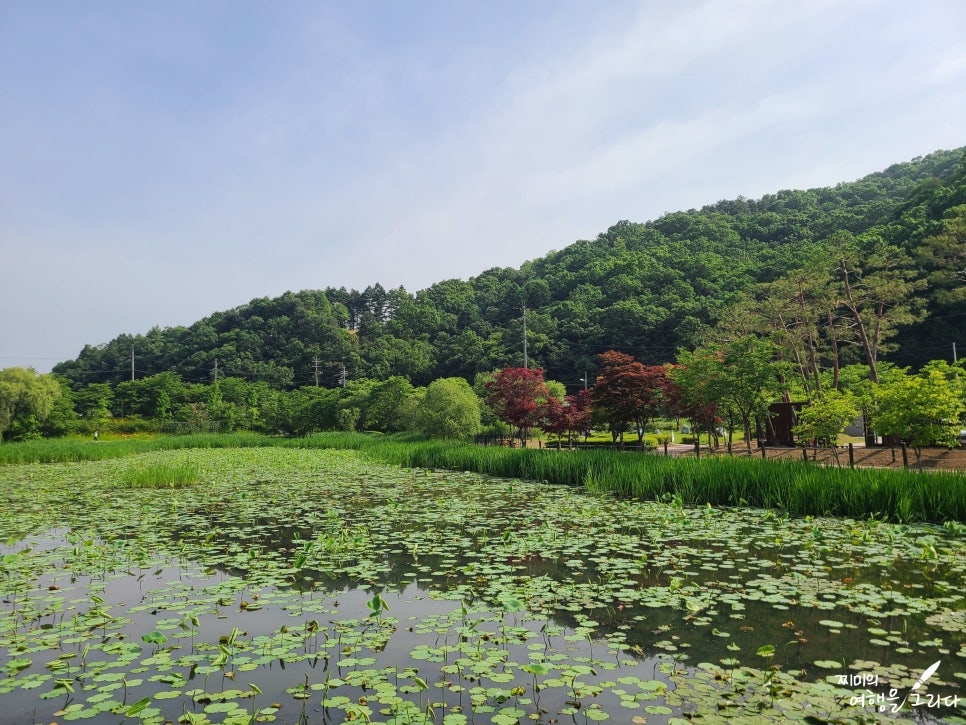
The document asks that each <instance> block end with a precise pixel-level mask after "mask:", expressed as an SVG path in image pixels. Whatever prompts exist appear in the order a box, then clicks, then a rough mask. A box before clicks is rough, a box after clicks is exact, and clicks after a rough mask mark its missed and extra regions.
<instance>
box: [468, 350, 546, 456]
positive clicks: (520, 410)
mask: <svg viewBox="0 0 966 725" xmlns="http://www.w3.org/2000/svg"><path fill="white" fill-rule="evenodd" d="M483 387H484V389H485V390H486V404H487V405H489V406H490V408H491V409H492V410H493V412H494V413H496V415H497V417H499V418H500V420H502V421H503V422H505V423H507V424H509V425H511V426H512V427H514V428H516V429H517V432H518V434H519V436H520V442H521V443H522V444H523V445H526V442H527V432H528V431H529V430H530V429H531V428H532V427H533V426H535V425H537V423H539V422H540V412H539V408H540V404H541V403H542V402H544V401H546V400H547V399H548V398H550V397H552V396H551V395H550V393H549V392H548V391H547V386H546V385H544V382H543V370H542V369H540V368H503V369H502V370H500V371H498V372H497V373H496V374H495V375H494V376H493V379H492V380H490V381H488V382H487V383H486V385H484V386H483Z"/></svg>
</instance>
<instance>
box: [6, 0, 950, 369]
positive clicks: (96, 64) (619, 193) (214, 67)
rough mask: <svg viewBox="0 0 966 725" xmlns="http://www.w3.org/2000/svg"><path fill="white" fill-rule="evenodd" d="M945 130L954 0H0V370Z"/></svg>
mask: <svg viewBox="0 0 966 725" xmlns="http://www.w3.org/2000/svg"><path fill="white" fill-rule="evenodd" d="M963 145H966V2H962V0H919V1H918V2H915V3H912V2H909V0H847V1H846V2H843V1H842V0H827V1H826V0H809V2H787V0H707V1H703V0H689V1H688V2H677V1H672V0H643V1H641V2H628V1H626V0H608V1H607V2H598V1H597V0H526V2H520V1H519V0H488V1H487V2H480V0H338V1H335V0H304V1H303V0H286V1H285V2H272V1H269V0H262V1H257V2H256V1H255V0H205V2H196V1H195V0H184V1H182V0H171V1H166V2H164V3H144V2H137V3H132V2H128V1H127V0H116V1H114V0H111V1H109V0H90V1H89V2H76V1H75V0H36V1H33V0H29V1H28V0H0V368H5V367H14V366H21V367H33V368H34V369H36V370H37V371H38V372H46V371H49V370H50V368H51V367H52V366H53V365H54V364H56V363H57V362H60V361H63V360H68V359H73V358H75V357H76V356H77V355H78V353H79V352H80V351H81V349H82V348H83V347H84V345H86V344H91V345H97V344H101V343H105V342H107V341H109V340H111V339H113V338H115V337H117V336H118V335H120V334H143V333H146V332H148V331H149V330H150V329H151V328H152V327H155V326H158V327H162V328H164V327H172V326H177V325H190V324H191V323H193V322H195V321H196V320H199V319H201V318H203V317H205V316H207V315H209V314H211V313H213V312H215V311H219V310H227V309H231V308H234V307H237V306H239V305H243V304H245V303H247V302H248V301H249V300H251V299H253V298H256V297H276V296H278V295H280V294H282V293H284V292H285V291H287V290H301V289H323V288H325V287H346V288H356V289H363V288H365V287H366V286H368V285H371V284H375V283H379V284H381V285H383V287H386V288H395V287H399V286H400V285H401V286H404V287H405V288H406V289H407V290H408V291H410V292H413V293H415V292H417V291H418V290H420V289H424V288H426V287H428V286H430V285H431V284H433V283H434V282H438V281H441V280H444V279H450V278H460V279H467V278H469V277H473V276H476V275H478V274H480V273H481V272H483V271H485V270H487V269H490V268H493V267H518V266H520V265H521V264H522V263H523V262H525V261H526V260H528V259H534V258H537V257H541V256H543V255H545V254H546V253H547V252H549V251H550V250H553V249H562V248H564V247H566V246H567V245H569V244H571V243H573V242H574V241H577V240H578V239H594V238H595V237H596V236H597V235H598V234H599V233H600V232H603V231H605V230H606V229H607V228H608V227H610V226H611V225H613V224H614V223H616V222H617V221H620V220H623V219H628V220H631V221H636V222H646V221H649V220H652V219H656V218H658V217H660V216H661V215H663V214H665V213H667V212H674V211H680V210H685V209H689V208H700V207H701V206H704V205H705V204H713V203H714V202H716V201H719V200H721V199H734V198H736V197H738V196H745V197H748V198H753V199H754V198H758V197H760V196H762V195H764V194H768V193H774V192H776V191H779V190H781V189H804V188H813V187H820V186H834V185H835V184H837V183H840V182H845V181H853V180H855V179H858V178H861V177H862V176H865V175H867V174H869V173H873V172H876V171H881V170H883V169H885V168H886V167H888V166H890V165H891V164H893V163H897V162H902V161H908V160H910V159H912V158H914V157H916V156H922V155H926V154H928V153H931V152H933V151H936V150H938V149H952V148H958V147H960V146H963Z"/></svg>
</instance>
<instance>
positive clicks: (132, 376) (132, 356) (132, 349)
mask: <svg viewBox="0 0 966 725" xmlns="http://www.w3.org/2000/svg"><path fill="white" fill-rule="evenodd" d="M955 354H956V344H955V343H953V355H954V356H955ZM131 381H132V382H133V381H134V343H131Z"/></svg>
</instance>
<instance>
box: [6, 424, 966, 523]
mask: <svg viewBox="0 0 966 725" xmlns="http://www.w3.org/2000/svg"><path fill="white" fill-rule="evenodd" d="M247 446H281V447H299V448H343V449H353V450H359V451H362V452H364V453H366V454H368V455H371V456H374V457H376V458H378V459H380V460H383V461H386V462H389V463H395V464H398V465H401V466H407V467H410V468H442V469H451V470H457V471H475V472H478V473H484V474H488V475H492V476H501V477H506V478H525V479H531V480H536V481H546V482H548V483H553V484H563V485H569V486H586V487H587V488H588V489H590V490H593V491H600V492H605V491H606V492H613V493H615V494H617V495H619V496H623V497H628V498H639V499H646V500H661V501H668V502H671V501H676V502H680V503H682V504H686V505H699V506H700V505H705V504H711V505H712V506H754V507H761V508H770V509H777V510H780V511H786V512H788V513H789V514H793V515H809V514H810V515H826V514H828V515H833V516H848V517H856V518H866V517H868V516H876V517H883V518H888V519H892V520H897V521H904V522H913V521H926V522H934V523H942V522H944V521H950V520H952V521H961V522H966V476H964V475H963V474H960V473H953V472H935V473H927V474H921V473H915V472H911V471H901V470H881V469H857V470H849V469H838V468H823V467H819V466H815V465H813V464H808V463H804V462H798V461H771V460H758V459H751V458H709V459H702V460H697V459H694V458H666V457H664V456H658V455H641V454H636V453H620V452H615V451H594V450H585V451H554V450H533V449H522V450H521V449H510V448H497V447H480V446H475V445H471V444H466V443H453V442H445V441H422V440H415V439H412V438H405V437H395V436H389V437H386V436H379V435H365V434H340V433H327V434H319V435H315V436H310V437H308V438H299V439H280V438H271V437H267V436H259V435H251V434H232V435H191V436H170V437H159V438H155V439H153V440H125V441H114V442H109V443H107V442H104V443H93V442H91V441H70V440H53V441H37V442H31V443H21V444H7V445H3V446H0V463H29V462H57V461H78V460H98V459H102V458H113V457H119V456H125V455H132V454H136V453H141V452H145V451H151V450H167V449H177V448H223V447H247Z"/></svg>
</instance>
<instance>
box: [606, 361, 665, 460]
mask: <svg viewBox="0 0 966 725" xmlns="http://www.w3.org/2000/svg"><path fill="white" fill-rule="evenodd" d="M600 360H601V368H600V372H599V373H598V375H597V382H596V384H595V385H594V388H593V391H592V396H593V406H594V410H596V411H597V413H598V415H599V416H600V417H601V418H602V419H603V420H604V421H605V422H606V423H607V424H608V426H609V427H610V430H611V433H612V435H613V436H614V440H615V441H616V440H617V437H618V435H620V436H623V434H624V431H625V430H627V428H628V427H630V426H631V425H634V426H635V427H636V428H637V441H638V444H643V442H644V428H645V426H646V425H647V424H648V423H649V422H650V421H651V420H652V419H653V418H654V417H656V416H657V414H658V412H659V411H660V409H661V407H662V406H663V405H664V402H665V398H666V390H667V382H668V380H667V369H666V368H665V367H664V366H663V365H644V364H643V363H640V362H638V361H636V360H635V359H634V358H633V356H631V355H625V354H624V353H621V352H617V351H616V350H608V351H607V352H605V353H603V354H602V355H601V356H600Z"/></svg>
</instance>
